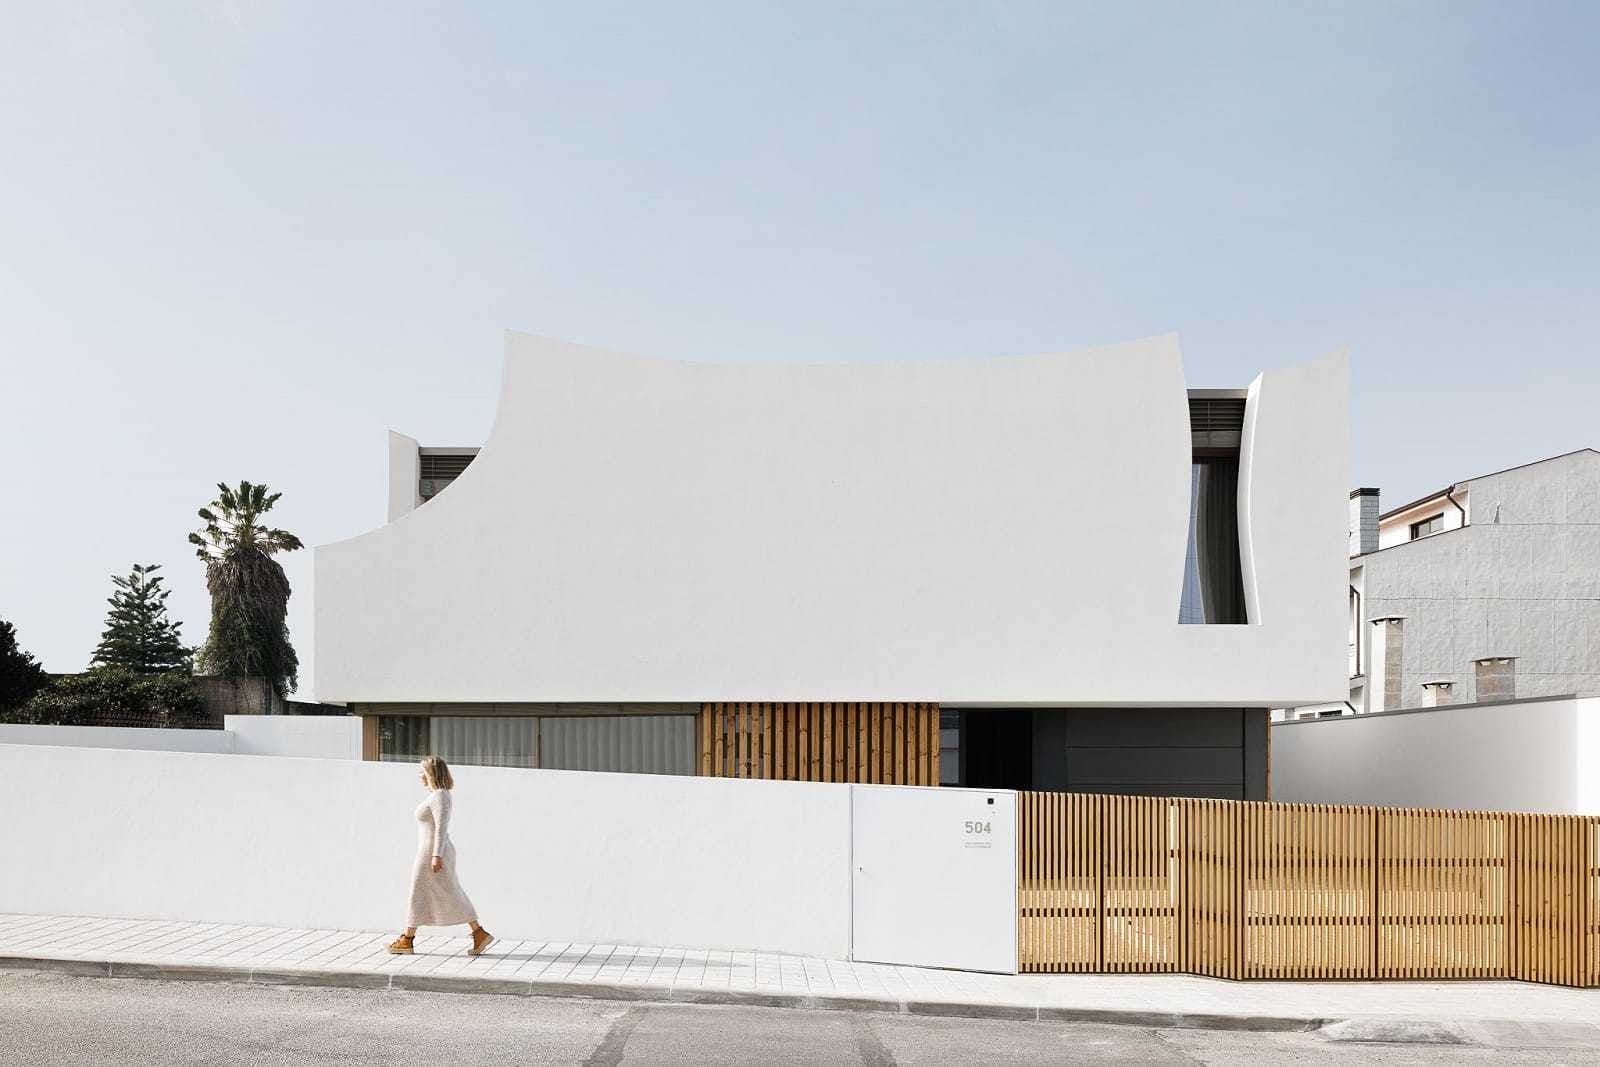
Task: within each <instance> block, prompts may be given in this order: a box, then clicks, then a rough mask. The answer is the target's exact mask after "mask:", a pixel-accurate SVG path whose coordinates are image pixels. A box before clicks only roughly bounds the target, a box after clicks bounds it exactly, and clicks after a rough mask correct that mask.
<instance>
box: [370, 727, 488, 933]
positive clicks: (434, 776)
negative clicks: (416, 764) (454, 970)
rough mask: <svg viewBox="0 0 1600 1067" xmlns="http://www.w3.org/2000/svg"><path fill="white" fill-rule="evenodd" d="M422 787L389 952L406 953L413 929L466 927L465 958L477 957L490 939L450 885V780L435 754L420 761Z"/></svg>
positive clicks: (453, 875)
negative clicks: (396, 932) (405, 890)
mask: <svg viewBox="0 0 1600 1067" xmlns="http://www.w3.org/2000/svg"><path fill="white" fill-rule="evenodd" d="M422 784H423V785H424V786H426V787H427V789H428V799H427V800H424V801H423V802H422V803H421V804H420V805H418V807H417V862H416V866H415V867H413V868H412V870H411V904H410V905H409V906H408V907H407V909H406V932H405V933H403V934H401V935H400V937H399V938H397V939H396V940H395V941H394V943H393V944H391V945H390V946H389V951H390V952H393V953H394V954H396V955H408V954H410V953H411V952H412V951H413V948H412V946H413V944H414V943H415V940H416V936H417V927H419V926H454V925H456V924H457V923H466V924H467V925H468V926H470V927H472V947H471V948H469V949H467V955H469V956H478V955H482V953H483V950H484V949H486V948H488V947H489V946H490V945H492V944H494V935H493V934H491V933H489V931H487V930H485V929H484V928H483V927H481V926H479V925H478V913H477V911H476V910H475V909H474V908H473V907H472V901H470V900H468V899H467V894H466V893H465V892H464V891H463V890H462V888H461V883H460V882H458V881H456V846H455V845H454V844H452V843H451V841H450V789H451V787H452V786H454V785H455V781H454V780H453V779H452V778H451V777H450V768H449V767H448V766H446V765H445V762H444V760H442V759H440V758H439V757H438V756H429V757H428V758H427V759H425V760H423V761H422Z"/></svg>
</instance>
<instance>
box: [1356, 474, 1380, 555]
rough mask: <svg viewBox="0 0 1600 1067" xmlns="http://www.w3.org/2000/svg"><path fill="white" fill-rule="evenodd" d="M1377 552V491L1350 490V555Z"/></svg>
mask: <svg viewBox="0 0 1600 1067" xmlns="http://www.w3.org/2000/svg"><path fill="white" fill-rule="evenodd" d="M1376 551H1378V491H1377V490H1376V489H1352V490H1350V555H1351V556H1364V555H1366V554H1367V553H1368V552H1376Z"/></svg>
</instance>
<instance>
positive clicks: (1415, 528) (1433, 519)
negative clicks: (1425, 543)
mask: <svg viewBox="0 0 1600 1067" xmlns="http://www.w3.org/2000/svg"><path fill="white" fill-rule="evenodd" d="M1443 529H1444V512H1442V511H1441V512H1439V514H1437V515H1431V516H1429V517H1428V518H1426V519H1423V520H1422V521H1421V522H1414V523H1412V524H1411V540H1413V541H1415V540H1416V539H1417V538H1419V537H1427V536H1428V535H1429V534H1436V533H1439V532H1440V531H1441V530H1443Z"/></svg>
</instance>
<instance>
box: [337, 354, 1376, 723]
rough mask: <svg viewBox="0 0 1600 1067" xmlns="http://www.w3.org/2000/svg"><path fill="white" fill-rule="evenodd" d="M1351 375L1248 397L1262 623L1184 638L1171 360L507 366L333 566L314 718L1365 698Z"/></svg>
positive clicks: (1256, 612)
mask: <svg viewBox="0 0 1600 1067" xmlns="http://www.w3.org/2000/svg"><path fill="white" fill-rule="evenodd" d="M1347 393H1348V370H1347V365H1346V361H1345V358H1344V356H1343V355H1342V354H1340V355H1336V356H1333V357H1328V358H1325V359H1322V360H1318V361H1315V362H1312V363H1307V364H1304V365H1301V366H1298V367H1294V368H1291V369H1287V370H1278V371H1269V372H1267V373H1265V374H1263V375H1262V376H1261V377H1259V378H1258V379H1257V380H1256V382H1255V383H1254V384H1253V385H1252V386H1251V388H1250V393H1249V400H1248V404H1247V409H1246V426H1245V435H1244V445H1243V448H1242V450H1241V456H1240V462H1241V466H1240V487H1239V512H1240V516H1239V518H1240V535H1241V544H1242V547H1243V553H1244V559H1243V565H1244V572H1245V588H1246V599H1247V604H1248V608H1249V614H1250V619H1251V623H1250V624H1249V625H1242V626H1193V625H1191V626H1182V625H1179V624H1178V621H1177V619H1178V600H1179V595H1180V590H1181V586H1182V580H1183V567H1184V552H1185V542H1186V535H1187V525H1188V512H1189V489H1190V462H1191V444H1190V434H1189V424H1188V409H1187V397H1186V388H1185V382H1184V374H1183V365H1182V359H1181V356H1180V354H1179V350H1178V342H1177V339H1176V337H1175V336H1171V335H1168V336H1164V337H1158V338H1152V339H1149V340H1144V341H1135V342H1130V343H1127V344H1121V345H1114V346H1110V347H1106V348H1099V349H1092V350H1088V351H1083V352H1078V353H1073V354H1067V355H1044V356H1030V357H1021V358H999V359H973V360H938V361H926V362H896V363H871V364H862V363H840V364H810V365H795V364H771V363H761V364H752V363H741V364H731V363H693V362H679V361H671V360H661V359H650V358H643V357H638V356H631V355H622V354H617V353H612V352H606V351H601V350H597V349H593V348H586V347H582V346H579V345H573V344H567V343H563V342H559V341H552V340H546V339H541V338H536V337H530V336H526V335H522V334H511V335H509V336H508V341H507V353H506V365H505V379H504V386H503V390H502V395H501V399H500V407H499V413H498V415H497V418H496V422H495V427H494V430H493V433H492V434H491V436H490V438H489V440H488V442H487V443H486V445H485V446H484V448H483V450H482V452H481V453H480V454H479V455H478V457H477V459H476V460H475V461H473V462H472V464H471V466H470V467H468V468H467V469H466V471H465V472H464V473H463V474H462V475H461V476H460V477H459V478H458V479H457V480H456V481H455V483H454V484H452V485H450V487H449V488H448V489H446V490H445V491H444V492H442V493H440V494H439V496H438V497H437V498H436V499H434V500H433V501H431V502H430V503H429V504H428V505H427V506H425V507H421V508H418V509H416V510H414V511H410V512H409V513H406V514H403V515H401V516H400V517H399V518H397V519H396V520H395V521H393V522H391V523H389V524H388V525H386V526H384V527H382V528H380V529H377V530H374V531H372V532H371V533H368V534H364V535H362V536H360V537H356V538H353V539H351V540H348V541H343V542H339V543H336V544H331V545H324V546H321V547H319V548H318V549H317V550H316V641H317V649H316V665H317V694H318V697H319V699H323V700H335V701H362V702H366V701H372V702H380V701H400V702H479V701H483V702H518V701H530V702H531V701H579V702H589V701H595V702H600V701H607V702H609V701H686V702H692V701H701V700H713V701H715V700H770V701H832V700H850V701H872V700H894V701H937V702H941V703H943V704H946V705H950V704H972V705H983V704H993V705H1025V704H1033V705H1098V706H1105V705H1161V704H1167V705H1188V706H1201V705H1215V706H1285V705H1291V704H1302V703H1311V702H1317V701H1327V700H1338V699H1341V698H1342V697H1343V696H1344V695H1345V692H1346V681H1347V679H1346V676H1345V648H1344V644H1345V610H1346V604H1345V594H1344V581H1343V579H1344V575H1345V571H1346V558H1345V557H1346V552H1345V549H1346V533H1345V511H1346V496H1347V486H1348V473H1347V456H1348V429H1347Z"/></svg>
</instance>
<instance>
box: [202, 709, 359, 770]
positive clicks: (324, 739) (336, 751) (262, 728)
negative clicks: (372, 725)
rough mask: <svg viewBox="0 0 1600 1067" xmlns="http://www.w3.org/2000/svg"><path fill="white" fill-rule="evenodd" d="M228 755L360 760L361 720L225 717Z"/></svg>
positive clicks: (296, 717)
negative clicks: (230, 743) (229, 743)
mask: <svg viewBox="0 0 1600 1067" xmlns="http://www.w3.org/2000/svg"><path fill="white" fill-rule="evenodd" d="M222 728H223V730H224V731H225V732H226V733H228V734H231V735H232V737H233V748H232V749H230V751H232V752H234V753H236V754H238V755H241V756H303V757H306V758H310V759H344V760H358V759H360V758H361V719H360V717H359V716H355V715H226V716H223V720H222Z"/></svg>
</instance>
